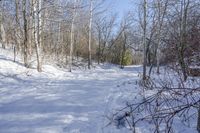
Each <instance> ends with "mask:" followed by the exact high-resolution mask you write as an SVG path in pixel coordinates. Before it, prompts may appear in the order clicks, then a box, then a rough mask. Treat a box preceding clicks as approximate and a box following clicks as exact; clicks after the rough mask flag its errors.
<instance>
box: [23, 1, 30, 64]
mask: <svg viewBox="0 0 200 133" xmlns="http://www.w3.org/2000/svg"><path fill="white" fill-rule="evenodd" d="M22 2H23V3H22V12H23V20H24V26H23V29H24V40H23V54H24V65H25V67H29V63H28V29H27V16H26V15H27V14H26V13H27V12H26V7H27V2H26V0H23V1H22Z"/></svg>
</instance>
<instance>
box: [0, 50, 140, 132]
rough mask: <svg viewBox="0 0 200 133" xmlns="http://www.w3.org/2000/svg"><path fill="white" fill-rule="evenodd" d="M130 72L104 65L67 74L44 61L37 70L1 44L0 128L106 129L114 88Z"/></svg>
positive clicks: (54, 130)
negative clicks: (4, 48)
mask: <svg viewBox="0 0 200 133" xmlns="http://www.w3.org/2000/svg"><path fill="white" fill-rule="evenodd" d="M111 68H112V69H111ZM134 76H137V75H136V74H134V73H132V72H130V71H122V70H121V69H119V68H118V67H115V66H110V65H101V66H98V67H96V68H94V69H93V70H84V71H83V70H76V71H74V72H72V73H70V72H67V70H64V69H60V68H56V67H53V66H50V65H44V68H43V72H42V73H38V72H37V71H36V70H35V69H27V68H25V67H24V66H23V65H22V62H20V60H18V62H17V63H14V62H13V61H12V54H11V53H10V51H9V50H2V49H1V51H0V133H79V132H80V133H97V132H104V131H105V132H106V130H108V129H106V127H105V126H106V124H107V119H106V117H105V115H107V111H108V108H109V107H110V106H111V104H112V103H111V99H113V97H114V96H113V95H115V93H114V90H115V88H116V86H117V84H120V83H122V82H123V81H126V80H129V79H130V78H132V77H134ZM109 130H110V129H109ZM113 130H114V129H113Z"/></svg>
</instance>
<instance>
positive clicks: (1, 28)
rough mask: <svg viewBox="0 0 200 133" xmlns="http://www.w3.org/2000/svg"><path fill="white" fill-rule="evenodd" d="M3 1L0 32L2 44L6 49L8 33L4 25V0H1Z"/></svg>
mask: <svg viewBox="0 0 200 133" xmlns="http://www.w3.org/2000/svg"><path fill="white" fill-rule="evenodd" d="M0 2H1V3H0V4H1V12H0V33H1V45H2V48H3V49H5V48H6V45H5V43H6V33H5V29H4V28H5V27H4V14H3V12H4V10H3V8H4V1H3V0H2V1H0Z"/></svg>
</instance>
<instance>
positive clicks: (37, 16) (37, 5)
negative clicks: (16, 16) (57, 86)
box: [33, 0, 42, 72]
mask: <svg viewBox="0 0 200 133" xmlns="http://www.w3.org/2000/svg"><path fill="white" fill-rule="evenodd" d="M33 3H34V4H33V6H34V7H33V10H34V39H35V50H36V57H37V70H38V72H41V71H42V64H41V58H40V47H41V43H42V38H41V33H42V31H41V28H42V18H41V8H42V0H33Z"/></svg>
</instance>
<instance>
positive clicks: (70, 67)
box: [69, 0, 78, 72]
mask: <svg viewBox="0 0 200 133" xmlns="http://www.w3.org/2000/svg"><path fill="white" fill-rule="evenodd" d="M77 4H78V0H76V1H75V2H74V3H73V9H72V22H71V31H70V54H69V71H70V72H71V71H72V62H73V49H74V26H75V19H76V15H77V8H78V7H77Z"/></svg>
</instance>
